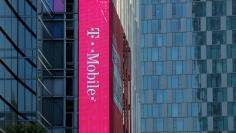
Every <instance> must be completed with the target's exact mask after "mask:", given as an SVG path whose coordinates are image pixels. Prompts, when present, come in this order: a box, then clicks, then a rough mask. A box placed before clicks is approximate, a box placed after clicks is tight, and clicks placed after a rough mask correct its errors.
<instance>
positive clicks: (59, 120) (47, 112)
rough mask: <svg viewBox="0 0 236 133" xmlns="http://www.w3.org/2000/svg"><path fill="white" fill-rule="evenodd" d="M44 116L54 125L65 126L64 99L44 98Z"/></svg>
mask: <svg viewBox="0 0 236 133" xmlns="http://www.w3.org/2000/svg"><path fill="white" fill-rule="evenodd" d="M42 105H43V116H45V117H46V118H48V119H47V120H48V121H49V122H50V123H52V125H53V126H63V99H62V98H44V99H43V104H42Z"/></svg>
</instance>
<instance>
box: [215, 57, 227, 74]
mask: <svg viewBox="0 0 236 133" xmlns="http://www.w3.org/2000/svg"><path fill="white" fill-rule="evenodd" d="M212 71H213V72H214V73H222V72H226V71H227V62H226V60H213V61H212Z"/></svg>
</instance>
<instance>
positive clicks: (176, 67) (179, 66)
mask: <svg viewBox="0 0 236 133" xmlns="http://www.w3.org/2000/svg"><path fill="white" fill-rule="evenodd" d="M173 73H174V74H182V73H183V62H182V61H176V62H173Z"/></svg>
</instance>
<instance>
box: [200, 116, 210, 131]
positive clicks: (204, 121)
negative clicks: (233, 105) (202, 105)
mask: <svg viewBox="0 0 236 133" xmlns="http://www.w3.org/2000/svg"><path fill="white" fill-rule="evenodd" d="M199 121H200V129H201V130H203V131H206V130H207V125H208V122H207V117H202V118H200V119H199Z"/></svg>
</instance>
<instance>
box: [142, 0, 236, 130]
mask: <svg viewBox="0 0 236 133" xmlns="http://www.w3.org/2000/svg"><path fill="white" fill-rule="evenodd" d="M139 4H140V16H141V17H140V30H141V31H140V32H141V33H140V36H141V37H140V38H141V40H140V46H141V60H140V61H141V81H142V86H141V87H140V92H139V94H140V117H141V123H140V125H141V129H140V130H141V132H142V133H157V132H163V133H167V132H171V133H172V132H181V133H183V132H191V133H200V132H201V133H202V132H210V133H213V132H214V133H216V132H217V133H218V132H230V133H231V132H235V131H236V126H235V125H236V123H235V122H236V120H235V119H236V117H235V116H236V114H235V113H236V112H235V109H234V108H235V107H236V106H235V94H236V93H235V91H236V88H235V86H236V84H235V83H236V75H235V66H236V65H235V63H236V62H235V56H234V55H235V53H236V51H235V50H236V49H235V47H234V43H235V41H236V40H235V38H236V36H235V35H236V32H235V28H236V27H235V24H236V23H235V22H236V21H235V20H236V19H235V18H234V15H235V13H236V1H235V0H141V1H140V3H139Z"/></svg>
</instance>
